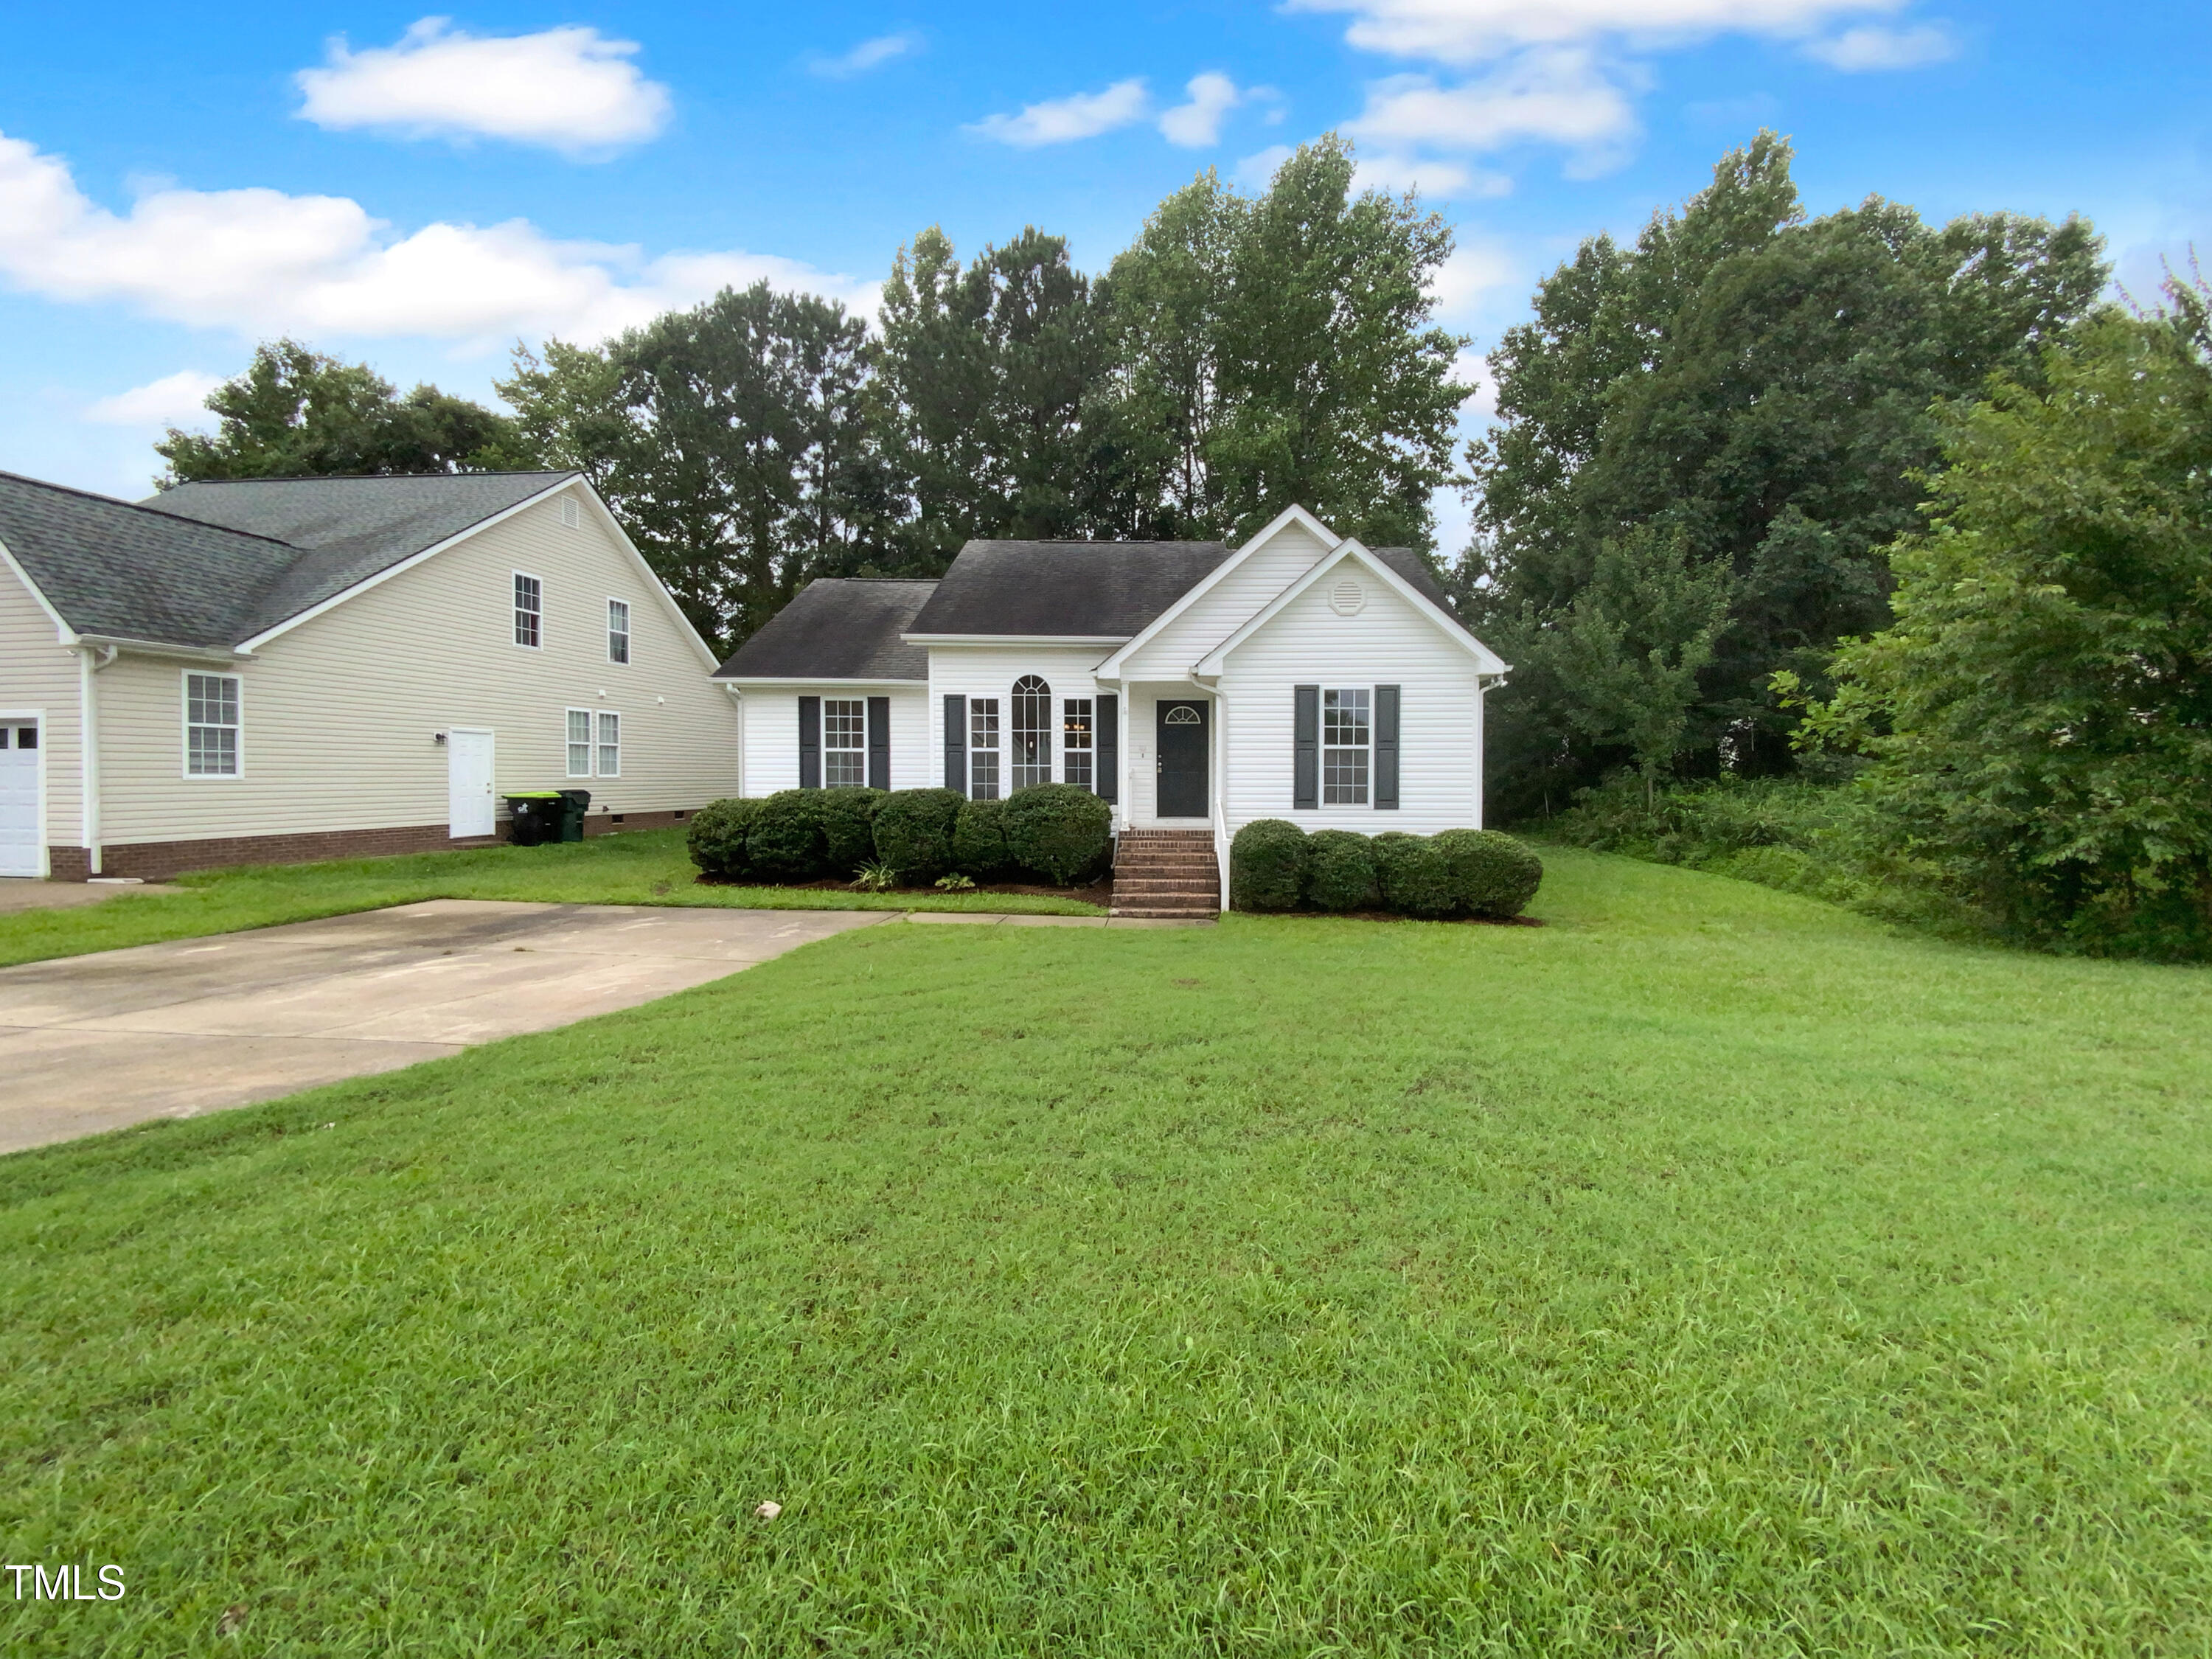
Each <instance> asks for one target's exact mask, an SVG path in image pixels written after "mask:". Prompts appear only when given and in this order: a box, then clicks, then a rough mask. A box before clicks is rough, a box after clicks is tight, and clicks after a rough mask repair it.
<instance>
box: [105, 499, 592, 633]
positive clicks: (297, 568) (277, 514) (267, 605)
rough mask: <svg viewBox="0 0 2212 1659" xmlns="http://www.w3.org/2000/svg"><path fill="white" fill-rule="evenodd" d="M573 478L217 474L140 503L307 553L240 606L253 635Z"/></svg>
mask: <svg viewBox="0 0 2212 1659" xmlns="http://www.w3.org/2000/svg"><path fill="white" fill-rule="evenodd" d="M575 476H576V475H575V474H574V473H573V472H463V473H454V474H441V475H438V476H435V477H369V478H228V479H209V480H206V481H204V482H202V483H186V484H179V485H178V486H177V487H176V488H175V489H165V490H163V491H162V492H161V494H160V495H153V496H149V498H147V499H146V500H145V501H141V502H140V503H139V506H141V507H147V508H149V509H151V510H152V511H154V512H156V513H167V514H169V515H171V516H173V517H175V518H179V519H185V520H196V521H197V522H198V523H201V524H209V525H220V526H223V527H224V528H226V529H229V530H237V531H244V532H247V533H249V534H252V535H256V536H267V537H270V538H273V539H275V540H276V541H280V542H286V543H289V544H291V545H292V546H293V547H295V548H297V549H300V550H301V555H300V556H298V557H297V558H296V559H295V562H293V564H292V565H291V566H290V567H289V568H287V569H286V570H285V571H284V572H283V574H282V575H280V576H279V577H278V578H277V579H276V580H275V581H274V582H272V583H270V584H269V585H268V586H267V587H266V588H265V589H264V591H262V592H259V593H258V594H256V595H255V596H254V599H253V600H252V604H251V605H248V606H246V608H244V609H243V610H241V611H240V620H239V626H240V634H239V636H238V637H239V638H240V639H251V638H252V636H253V635H256V634H258V633H260V632H261V631H262V630H263V629H268V628H274V627H275V626H276V624H277V623H280V622H283V620H284V619H285V618H286V617H296V616H297V615H299V614H300V612H301V611H307V610H311V609H313V607H314V606H316V605H320V604H321V603H322V602H323V601H324V600H325V599H330V598H331V597H332V596H333V595H335V594H338V593H343V592H345V590H346V589H347V588H349V587H351V586H353V585H354V584H355V583H356V582H360V581H364V580H368V578H369V577H371V576H374V574H377V572H379V571H380V570H385V569H388V568H390V567H392V565H395V564H398V562H400V561H401V560H403V559H407V558H411V557H412V556H414V555H416V554H417V553H420V552H421V551H422V550H423V549H424V548H426V547H435V546H436V545H437V544H439V543H440V542H442V541H444V540H446V539H447V538H448V537H452V536H458V535H459V534H460V532H462V531H464V530H466V529H467V528H468V527H469V526H471V525H477V524H482V523H483V521H484V520H486V519H489V518H490V517H492V516H493V515H494V514H495V513H503V512H505V511H506V510H507V508H508V507H513V506H514V505H515V504H516V503H517V502H520V501H528V500H529V499H530V498H531V497H532V495H538V493H540V492H541V491H543V490H546V489H551V488H552V487H553V486H554V485H555V484H556V483H560V482H561V481H562V479H563V478H571V477H575Z"/></svg>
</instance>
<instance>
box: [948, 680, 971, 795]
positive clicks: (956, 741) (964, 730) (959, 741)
mask: <svg viewBox="0 0 2212 1659" xmlns="http://www.w3.org/2000/svg"><path fill="white" fill-rule="evenodd" d="M945 787H946V788H947V789H957V790H958V791H959V792H960V793H962V794H963V795H964V794H966V793H968V699H967V698H965V697H947V698H945Z"/></svg>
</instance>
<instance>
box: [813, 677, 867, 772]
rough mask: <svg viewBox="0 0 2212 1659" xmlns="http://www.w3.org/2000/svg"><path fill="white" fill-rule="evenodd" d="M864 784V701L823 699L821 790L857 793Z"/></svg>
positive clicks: (861, 699) (865, 703)
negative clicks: (852, 790) (848, 790)
mask: <svg viewBox="0 0 2212 1659" xmlns="http://www.w3.org/2000/svg"><path fill="white" fill-rule="evenodd" d="M867 781H868V703H867V699H866V698H865V697H824V698H823V699H822V787H823V788H825V789H857V788H860V787H863V786H864V785H866V782H867Z"/></svg>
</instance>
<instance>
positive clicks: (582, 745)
mask: <svg viewBox="0 0 2212 1659" xmlns="http://www.w3.org/2000/svg"><path fill="white" fill-rule="evenodd" d="M568 775H569V776H570V777H572V778H588V777H589V776H591V775H592V711H591V710H590V709H588V708H571V709H570V710H569V711H568Z"/></svg>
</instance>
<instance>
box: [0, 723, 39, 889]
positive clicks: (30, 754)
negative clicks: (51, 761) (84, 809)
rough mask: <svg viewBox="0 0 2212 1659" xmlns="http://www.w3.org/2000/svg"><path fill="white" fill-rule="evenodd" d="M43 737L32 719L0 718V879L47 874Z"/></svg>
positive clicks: (37, 724)
mask: <svg viewBox="0 0 2212 1659" xmlns="http://www.w3.org/2000/svg"><path fill="white" fill-rule="evenodd" d="M44 735H45V734H44V733H43V732H40V729H39V721H38V720H37V718H36V717H35V716H25V715H21V714H10V715H0V876H43V875H45V874H46V824H45V823H43V822H41V816H42V815H41V811H40V805H41V804H40V799H39V797H40V793H41V792H40V787H39V786H40V782H41V781H42V779H41V775H40V762H41V761H42V760H43V759H44V758H45V756H44V754H43V752H42V751H41V750H40V738H42V737H43V736H44Z"/></svg>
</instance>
